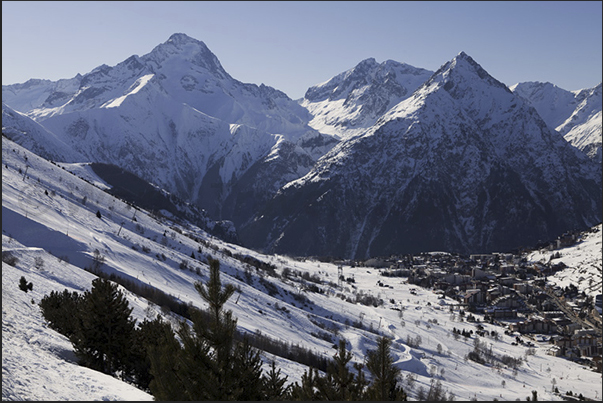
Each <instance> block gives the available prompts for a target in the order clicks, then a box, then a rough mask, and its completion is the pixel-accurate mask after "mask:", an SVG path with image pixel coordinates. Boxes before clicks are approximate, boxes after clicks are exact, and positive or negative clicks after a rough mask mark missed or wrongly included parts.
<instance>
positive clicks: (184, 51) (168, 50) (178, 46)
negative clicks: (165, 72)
mask: <svg viewBox="0 0 603 403" xmlns="http://www.w3.org/2000/svg"><path fill="white" fill-rule="evenodd" d="M180 58H181V59H183V61H185V62H190V63H192V64H194V65H196V66H198V67H201V68H203V69H206V70H208V71H209V72H211V73H213V74H214V75H217V76H218V77H219V78H222V79H230V78H231V77H230V75H229V74H228V73H227V72H226V71H225V70H224V68H223V67H222V65H221V64H220V61H219V60H218V58H217V57H216V55H214V54H213V53H212V52H211V50H209V48H208V47H207V45H205V43H204V42H202V41H199V40H197V39H194V38H191V37H190V36H188V35H185V34H181V33H176V34H173V35H172V36H170V37H169V39H168V40H167V41H166V42H164V43H162V44H159V45H157V46H156V47H155V48H154V49H153V50H152V51H151V52H150V53H149V54H147V55H145V56H143V57H142V59H143V60H144V61H145V62H150V63H151V65H152V66H153V67H154V68H155V69H159V68H160V67H163V66H164V65H165V64H167V63H170V61H171V60H172V59H176V60H178V59H180Z"/></svg>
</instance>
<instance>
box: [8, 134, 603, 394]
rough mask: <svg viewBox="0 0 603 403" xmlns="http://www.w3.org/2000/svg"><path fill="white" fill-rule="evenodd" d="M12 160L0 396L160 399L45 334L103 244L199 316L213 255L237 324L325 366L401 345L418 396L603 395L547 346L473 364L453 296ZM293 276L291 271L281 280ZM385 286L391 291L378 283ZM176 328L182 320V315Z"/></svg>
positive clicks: (289, 367) (41, 163)
mask: <svg viewBox="0 0 603 403" xmlns="http://www.w3.org/2000/svg"><path fill="white" fill-rule="evenodd" d="M2 162H3V164H2V250H3V254H4V253H10V254H11V255H12V256H13V257H14V258H16V259H17V260H16V262H13V263H12V264H9V263H7V262H4V261H3V263H2V396H3V399H4V400H76V399H77V400H96V399H98V400H101V399H103V400H151V398H152V397H151V396H150V395H148V394H146V393H143V392H141V391H139V390H137V389H135V388H133V387H132V386H131V385H127V384H124V383H121V382H119V381H118V380H116V379H113V378H110V377H107V376H105V375H102V374H99V373H97V372H94V371H91V370H89V369H86V368H83V367H79V366H77V365H76V364H75V359H74V354H73V350H72V347H71V345H70V343H69V342H68V341H67V339H66V338H65V337H63V336H61V335H59V334H57V333H56V332H54V331H52V330H50V329H49V328H48V326H47V325H46V324H45V323H44V321H43V319H42V317H41V314H40V311H39V309H38V307H37V305H36V304H37V303H38V302H39V301H40V299H41V298H42V297H43V296H44V295H46V294H48V293H49V292H50V291H53V290H54V291H62V290H63V289H65V288H67V289H69V290H72V291H77V292H83V290H85V289H89V288H90V287H91V284H90V283H91V280H92V279H93V276H92V275H91V274H90V273H88V272H86V271H84V270H83V268H84V267H86V266H87V265H89V264H90V262H91V259H92V256H93V252H94V251H95V249H98V250H99V251H100V253H101V254H102V255H103V256H104V257H105V259H106V260H105V264H104V265H103V266H102V270H103V271H105V272H106V273H115V274H116V275H118V276H120V277H123V278H128V279H130V280H132V281H137V282H140V283H144V284H146V285H149V286H153V287H158V288H160V289H161V290H163V291H164V292H166V293H169V294H171V295H172V296H174V297H176V298H177V299H179V300H180V301H182V302H184V303H192V304H193V305H195V306H200V307H205V305H204V302H203V301H202V299H201V298H200V297H199V295H198V293H197V292H196V290H195V289H194V287H193V283H194V282H195V281H206V280H207V278H208V267H207V265H206V263H205V257H206V256H209V255H211V256H213V257H215V258H218V259H219V260H220V262H221V271H222V282H223V283H232V284H234V285H236V286H239V287H240V289H241V291H240V293H237V295H236V296H235V297H233V298H231V300H229V301H228V303H227V304H226V307H227V309H231V310H232V311H233V314H234V316H235V317H237V319H238V322H237V323H238V327H239V329H241V330H242V331H246V332H252V333H253V332H256V331H261V332H262V334H265V335H268V336H270V337H272V338H275V339H278V340H281V341H286V342H289V343H292V344H298V345H300V346H303V347H305V348H308V349H310V350H311V351H313V352H314V353H316V354H319V355H321V356H324V357H326V358H330V357H332V355H333V354H334V350H333V349H332V345H333V344H334V343H335V342H336V341H337V340H338V339H340V338H343V339H345V340H346V341H347V347H348V349H349V350H350V351H351V352H352V354H353V362H362V361H363V358H364V356H365V354H366V351H367V350H368V349H372V348H374V347H375V345H376V339H377V337H378V335H379V334H383V335H387V336H388V337H390V338H391V339H392V340H393V345H392V346H393V356H394V361H395V363H396V365H397V366H398V367H399V368H400V369H401V370H402V378H401V382H402V385H403V387H404V388H405V390H406V391H407V393H408V394H409V396H410V397H411V398H416V397H417V396H418V393H419V390H420V388H423V390H427V389H428V388H429V387H430V385H431V383H432V382H435V381H440V382H441V384H442V387H443V389H444V390H446V391H448V392H452V393H453V394H454V395H455V396H456V398H457V399H459V400H469V399H471V398H476V399H478V400H492V399H493V398H498V399H499V400H503V399H504V400H515V399H520V400H524V399H525V397H526V396H529V395H530V394H531V391H532V390H537V391H538V397H539V398H540V399H541V400H561V398H560V396H558V395H554V394H552V393H551V392H550V391H551V379H552V378H556V380H557V387H558V388H559V390H560V392H561V393H562V394H563V393H565V392H566V391H569V390H571V391H572V392H573V393H574V394H577V393H582V394H583V395H585V396H587V397H592V398H596V397H597V393H600V387H601V380H600V374H597V373H593V372H591V371H590V370H587V369H584V368H583V367H582V366H580V365H578V364H576V363H573V362H570V361H567V360H564V359H562V358H558V357H552V356H549V355H547V354H546V349H547V344H546V343H540V342H537V343H536V344H537V348H536V353H535V355H530V356H529V358H528V360H527V361H526V362H524V364H522V365H521V366H520V367H519V368H518V369H517V372H516V373H515V372H514V371H513V370H512V369H510V368H505V367H501V368H499V369H494V368H493V367H492V368H490V367H485V366H483V365H480V364H477V363H475V362H473V361H471V360H466V359H465V358H464V357H465V355H466V354H467V352H469V351H470V350H472V349H473V342H474V341H473V338H472V339H469V340H465V339H464V338H462V339H459V340H456V339H455V338H453V337H451V330H452V328H453V327H457V328H459V329H460V328H472V327H473V326H474V325H470V324H469V323H466V322H465V323H461V322H459V321H458V320H457V319H455V318H457V317H458V316H457V315H456V313H458V312H456V311H455V312H456V313H455V316H454V317H453V316H451V313H450V307H451V306H452V309H457V308H455V302H454V301H451V300H449V299H444V300H442V299H440V298H438V296H437V295H436V294H434V293H432V292H430V291H427V290H423V289H420V288H419V289H418V290H413V291H412V292H411V288H416V287H415V286H412V285H409V284H405V283H404V282H403V281H402V280H403V279H400V278H386V277H382V276H380V275H379V270H377V269H373V268H370V267H361V266H356V267H351V266H348V265H343V266H342V270H343V273H344V275H345V276H346V277H351V278H353V279H354V283H352V284H349V283H345V285H344V286H339V285H338V284H337V282H338V280H337V279H338V275H339V269H338V267H337V265H335V264H331V263H324V262H318V261H313V260H305V259H292V258H289V257H286V256H279V255H263V254H260V253H257V252H254V251H251V250H248V249H244V248H242V247H240V246H236V245H231V244H227V243H224V242H222V241H219V240H217V239H215V238H212V237H210V236H208V235H207V234H206V233H204V232H203V231H201V230H200V229H198V228H196V227H194V226H192V225H190V224H176V223H174V222H170V221H168V220H165V219H159V218H158V217H157V216H152V215H150V214H149V213H147V212H145V211H143V210H135V208H133V207H131V206H129V205H127V204H125V203H123V202H122V201H120V200H118V199H115V198H114V197H112V196H110V195H109V194H107V193H106V192H104V191H103V190H101V188H106V184H103V181H102V180H101V179H100V178H99V177H98V176H95V175H94V172H92V171H91V170H90V169H89V167H88V166H85V165H81V164H80V165H71V164H60V165H56V164H52V163H50V162H49V161H45V160H43V159H41V158H39V157H38V156H36V155H35V154H33V153H31V152H30V151H28V150H26V149H24V148H22V147H21V146H19V145H18V144H16V143H14V142H12V141H10V140H8V139H6V138H4V139H3V141H2ZM26 167H27V174H26V175H24V174H23V172H25V169H26ZM63 168H65V169H63ZM70 171H74V172H76V173H77V174H78V176H76V175H73V174H71V173H70ZM79 176H82V177H83V178H85V179H86V181H84V180H83V179H80V177H79ZM84 196H86V201H85V202H84V201H83V200H84ZM97 210H98V211H99V212H100V213H101V218H100V219H99V218H97V216H96V214H95V213H96V211H97ZM135 211H136V214H135V215H136V221H133V220H132V218H133V216H134V212H135ZM164 234H165V236H164ZM187 235H189V236H187ZM191 254H195V258H192V257H191ZM239 256H251V257H254V258H256V259H259V260H261V261H263V262H266V263H269V264H272V265H274V268H275V274H276V275H274V276H270V275H268V274H267V273H264V272H262V271H261V270H249V266H248V264H247V263H244V262H243V261H242V260H240V257H239ZM3 260H4V259H3ZM7 260H8V259H7ZM182 261H187V262H188V267H189V269H188V270H187V269H181V268H179V266H180V263H181V262H182ZM197 269H198V270H197ZM285 270H288V271H289V275H286V276H285ZM306 272H307V274H308V275H307V276H306V277H307V278H314V279H316V278H317V280H315V281H317V282H316V283H312V284H315V285H316V286H317V287H318V288H319V289H320V290H322V292H312V291H310V287H309V285H311V284H310V283H308V282H307V281H306V280H302V275H301V274H303V273H306ZM21 276H24V277H25V278H26V280H27V281H28V282H31V283H32V284H33V291H32V292H29V293H24V292H22V291H21V290H19V288H18V282H19V278H20V277H21ZM377 281H381V282H382V283H384V284H385V285H387V286H384V287H378V288H377V286H376V283H377ZM124 293H125V294H126V296H127V298H128V300H129V303H130V306H131V307H133V308H134V310H133V312H132V316H133V317H134V318H135V319H137V321H141V320H143V319H144V318H154V317H155V316H156V315H157V314H162V315H163V314H164V313H163V311H162V309H161V308H160V307H158V306H156V305H154V304H152V303H149V302H147V301H145V300H144V299H142V298H140V297H138V296H136V295H134V294H132V293H130V292H128V291H126V290H124ZM359 295H371V296H373V297H375V298H379V299H382V300H383V301H384V303H383V305H382V306H379V307H374V306H367V305H362V304H359V303H354V302H353V301H354V299H355V298H356V297H357V296H359ZM32 299H33V302H34V303H32V302H31V301H32ZM348 300H350V301H352V302H349V301H348ZM396 309H403V313H402V314H401V313H400V311H398V310H396ZM476 316H478V317H479V315H476ZM167 319H168V320H169V321H171V322H172V323H173V324H174V325H175V324H176V323H177V321H178V319H179V318H176V317H172V316H169V317H168V318H167ZM482 324H483V326H484V328H485V329H486V330H496V331H497V332H498V333H499V334H500V339H499V340H494V339H492V340H490V339H487V338H485V339H484V340H483V341H487V342H490V343H492V344H491V346H492V351H493V352H494V354H499V355H503V354H506V355H509V356H512V357H516V358H520V357H523V356H524V353H525V351H524V350H525V348H524V347H522V346H514V345H512V344H511V343H512V342H514V341H515V338H514V337H511V336H507V335H503V334H502V333H503V331H502V328H500V327H497V326H494V325H490V324H488V323H482ZM409 337H411V338H413V339H416V338H417V337H420V338H421V340H422V342H421V343H420V345H419V346H418V347H410V346H408V345H407V344H406V341H407V339H408V338H409ZM438 344H440V345H441V347H442V348H441V352H439V351H438V348H437V346H438ZM526 357H527V356H526ZM263 358H264V360H265V362H269V361H270V360H271V359H272V358H275V359H276V361H277V366H278V367H279V368H281V369H282V371H283V374H284V375H287V376H288V377H289V378H288V381H289V382H293V381H299V379H300V377H301V374H302V373H303V371H304V370H305V369H306V367H305V366H303V365H301V364H298V363H295V362H292V361H289V360H286V359H284V358H280V357H276V356H272V355H271V354H263ZM411 377H413V378H414V380H413V379H411ZM503 381H504V382H503Z"/></svg>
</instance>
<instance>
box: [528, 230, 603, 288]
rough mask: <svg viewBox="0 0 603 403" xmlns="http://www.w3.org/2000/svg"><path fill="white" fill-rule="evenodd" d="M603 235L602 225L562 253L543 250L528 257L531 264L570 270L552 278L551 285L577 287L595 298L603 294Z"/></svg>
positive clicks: (585, 234) (558, 273) (563, 249)
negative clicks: (602, 255)
mask: <svg viewBox="0 0 603 403" xmlns="http://www.w3.org/2000/svg"><path fill="white" fill-rule="evenodd" d="M602 239H603V231H602V226H601V224H599V225H597V226H595V227H593V228H591V229H590V230H588V231H585V232H583V233H582V234H580V237H579V238H578V240H577V242H576V244H575V245H572V246H568V247H565V248H562V249H560V250H557V249H555V250H547V249H541V250H537V251H534V252H532V253H530V254H529V255H528V256H527V259H528V260H529V261H533V262H541V263H548V262H553V263H556V264H559V263H563V264H564V265H566V266H567V268H565V269H563V270H561V271H559V272H557V273H555V274H554V275H553V276H550V277H548V279H547V280H548V281H549V282H551V283H553V284H555V285H558V286H560V287H563V288H565V287H567V286H569V285H570V284H573V285H575V286H576V287H577V288H578V290H579V291H580V292H582V291H584V292H585V293H586V294H587V295H591V296H593V297H594V296H595V295H597V294H601V287H602V286H603V283H602V276H603V267H602V266H601V253H603V241H602Z"/></svg>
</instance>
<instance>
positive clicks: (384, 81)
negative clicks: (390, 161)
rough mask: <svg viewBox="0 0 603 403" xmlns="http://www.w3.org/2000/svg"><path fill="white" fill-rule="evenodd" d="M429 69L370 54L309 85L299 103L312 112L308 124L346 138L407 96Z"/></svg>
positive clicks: (428, 74)
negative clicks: (351, 66)
mask: <svg viewBox="0 0 603 403" xmlns="http://www.w3.org/2000/svg"><path fill="white" fill-rule="evenodd" d="M432 73H433V72H432V71H428V70H425V69H421V68H417V67H413V66H410V65H408V64H405V63H398V62H396V61H393V60H387V61H385V62H383V63H377V62H376V61H375V59H373V58H370V59H366V60H363V61H361V62H360V63H359V64H358V65H357V66H356V67H354V68H352V69H350V70H348V71H345V72H343V73H341V74H338V75H337V76H335V77H333V78H331V79H330V80H328V81H327V82H324V83H322V84H318V85H315V86H313V87H310V88H309V89H308V91H307V92H306V94H305V96H304V98H303V99H302V100H301V105H302V106H304V107H306V108H307V109H308V110H309V111H310V113H311V114H312V116H313V118H312V120H311V121H310V126H312V127H313V128H315V129H316V130H318V131H320V132H322V133H328V134H332V135H334V136H336V137H338V138H350V137H353V136H354V135H356V134H358V133H360V132H361V131H363V130H365V129H367V128H368V127H370V126H372V125H373V124H374V123H375V122H376V121H377V119H378V118H379V117H381V115H383V114H384V113H385V112H386V111H387V110H389V109H390V108H391V107H392V106H394V105H396V104H398V103H399V102H400V101H402V100H403V99H406V98H408V97H409V96H410V95H411V94H412V93H413V91H414V90H416V89H417V88H418V87H419V86H420V85H421V84H423V83H424V82H425V81H426V80H427V79H428V78H429V77H430V76H431V74H432Z"/></svg>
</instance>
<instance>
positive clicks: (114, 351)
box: [70, 278, 135, 375]
mask: <svg viewBox="0 0 603 403" xmlns="http://www.w3.org/2000/svg"><path fill="white" fill-rule="evenodd" d="M81 308H82V309H81V311H80V312H81V326H80V327H79V328H78V329H77V331H76V332H75V334H73V335H72V336H71V338H70V340H71V342H72V343H73V347H74V351H75V354H76V356H77V357H78V358H79V359H80V361H81V363H82V364H83V365H85V366H87V367H90V368H92V369H95V370H97V371H101V372H104V373H106V374H111V375H114V374H116V373H117V372H118V371H124V370H126V369H127V361H126V357H127V356H128V351H127V350H128V348H129V346H130V344H131V342H132V337H133V332H134V325H135V321H134V320H133V319H131V318H130V313H131V312H132V308H130V307H129V304H128V301H127V299H126V298H125V296H124V295H123V293H122V292H121V291H120V290H119V289H118V288H117V285H116V284H114V283H112V282H111V281H109V280H106V279H102V278H97V279H95V280H93V281H92V290H90V291H86V292H85V293H84V297H83V300H82V305H81Z"/></svg>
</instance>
